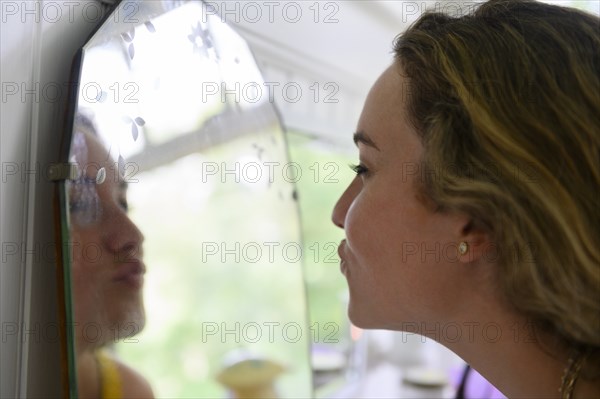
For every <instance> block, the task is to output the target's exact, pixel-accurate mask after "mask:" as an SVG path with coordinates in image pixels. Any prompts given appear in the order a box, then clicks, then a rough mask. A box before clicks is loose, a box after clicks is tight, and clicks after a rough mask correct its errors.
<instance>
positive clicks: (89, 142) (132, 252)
mask: <svg viewBox="0 0 600 399" xmlns="http://www.w3.org/2000/svg"><path fill="white" fill-rule="evenodd" d="M72 155H73V156H74V157H75V161H76V162H77V163H78V165H79V168H80V170H81V171H82V176H81V178H80V179H78V180H77V181H76V182H72V183H71V184H70V187H69V209H70V213H69V214H70V219H71V240H72V244H71V245H72V281H73V287H72V288H73V295H74V297H73V307H74V312H75V323H76V330H77V331H78V337H79V339H80V340H83V341H84V342H80V344H84V345H85V344H86V343H87V344H92V345H94V346H100V345H102V344H104V343H107V342H109V341H111V340H113V341H114V340H116V339H118V338H123V337H127V336H131V335H134V334H135V333H137V332H139V331H140V330H141V329H142V327H143V325H144V322H145V317H144V309H143V300H142V286H143V275H144V272H145V266H144V263H143V261H142V246H141V244H142V242H143V239H144V237H143V236H142V233H141V232H140V230H139V229H138V228H137V227H136V225H135V224H133V222H132V221H131V220H130V219H129V217H128V216H127V198H126V191H127V183H125V181H124V180H123V178H122V176H121V175H120V174H119V172H118V167H117V166H116V164H115V162H114V161H112V160H111V159H110V157H109V155H108V152H107V151H106V149H105V148H104V147H103V145H102V144H101V143H100V141H99V140H98V139H97V138H96V137H95V136H93V135H91V134H83V133H76V135H75V137H74V143H73V146H72ZM101 168H104V171H105V172H106V175H105V178H104V181H103V182H102V183H97V182H96V176H97V175H98V171H99V170H100V169H101ZM101 173H102V172H101ZM99 180H101V179H99ZM86 346H87V345H86Z"/></svg>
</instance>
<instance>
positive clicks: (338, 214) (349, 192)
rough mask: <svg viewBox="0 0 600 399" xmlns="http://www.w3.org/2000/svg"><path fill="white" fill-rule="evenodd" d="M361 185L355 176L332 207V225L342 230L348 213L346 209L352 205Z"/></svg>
mask: <svg viewBox="0 0 600 399" xmlns="http://www.w3.org/2000/svg"><path fill="white" fill-rule="evenodd" d="M361 185H362V181H361V179H360V177H358V176H356V177H355V178H354V180H352V183H350V185H349V186H348V187H347V188H346V190H345V191H344V193H343V194H342V196H341V197H340V199H338V201H337V203H336V204H335V206H334V207H333V213H332V214H331V220H332V221H333V224H335V225H336V226H337V227H339V228H342V229H343V228H344V223H345V220H346V214H347V213H348V209H349V208H350V205H352V202H353V201H354V198H355V197H356V195H357V194H358V192H359V191H360V186H361Z"/></svg>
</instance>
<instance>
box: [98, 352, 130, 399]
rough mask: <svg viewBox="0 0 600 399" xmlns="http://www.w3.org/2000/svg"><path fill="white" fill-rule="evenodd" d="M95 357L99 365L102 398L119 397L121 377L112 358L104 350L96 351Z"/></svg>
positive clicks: (119, 398) (112, 398)
mask: <svg viewBox="0 0 600 399" xmlns="http://www.w3.org/2000/svg"><path fill="white" fill-rule="evenodd" d="M96 359H97V360H98V365H99V366H100V377H101V379H100V384H101V387H102V396H101V398H102V399H121V398H122V397H123V394H122V390H121V377H120V376H119V370H118V369H117V364H116V363H115V361H114V359H112V358H111V357H110V356H109V355H108V354H107V353H106V351H104V350H102V349H101V350H98V351H96Z"/></svg>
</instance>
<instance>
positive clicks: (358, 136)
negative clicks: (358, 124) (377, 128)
mask: <svg viewBox="0 0 600 399" xmlns="http://www.w3.org/2000/svg"><path fill="white" fill-rule="evenodd" d="M358 143H363V144H364V145H367V146H369V147H373V148H375V149H376V150H377V151H380V149H379V147H377V144H375V142H374V141H373V140H371V138H370V137H369V136H367V134H366V133H365V132H362V131H360V132H356V133H354V144H356V146H358Z"/></svg>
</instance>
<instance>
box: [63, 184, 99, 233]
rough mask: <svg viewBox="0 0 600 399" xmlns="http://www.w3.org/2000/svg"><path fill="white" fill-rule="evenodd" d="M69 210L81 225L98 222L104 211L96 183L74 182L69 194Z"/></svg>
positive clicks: (75, 220) (74, 219)
mask: <svg viewBox="0 0 600 399" xmlns="http://www.w3.org/2000/svg"><path fill="white" fill-rule="evenodd" d="M69 212H70V213H71V216H72V217H73V221H74V222H75V223H77V224H78V225H80V226H85V225H90V224H93V223H95V222H97V221H98V220H99V218H100V214H101V212H102V209H101V205H100V199H99V198H98V193H97V192H96V187H95V184H92V183H88V182H83V183H74V184H73V186H72V188H71V192H70V194H69Z"/></svg>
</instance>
